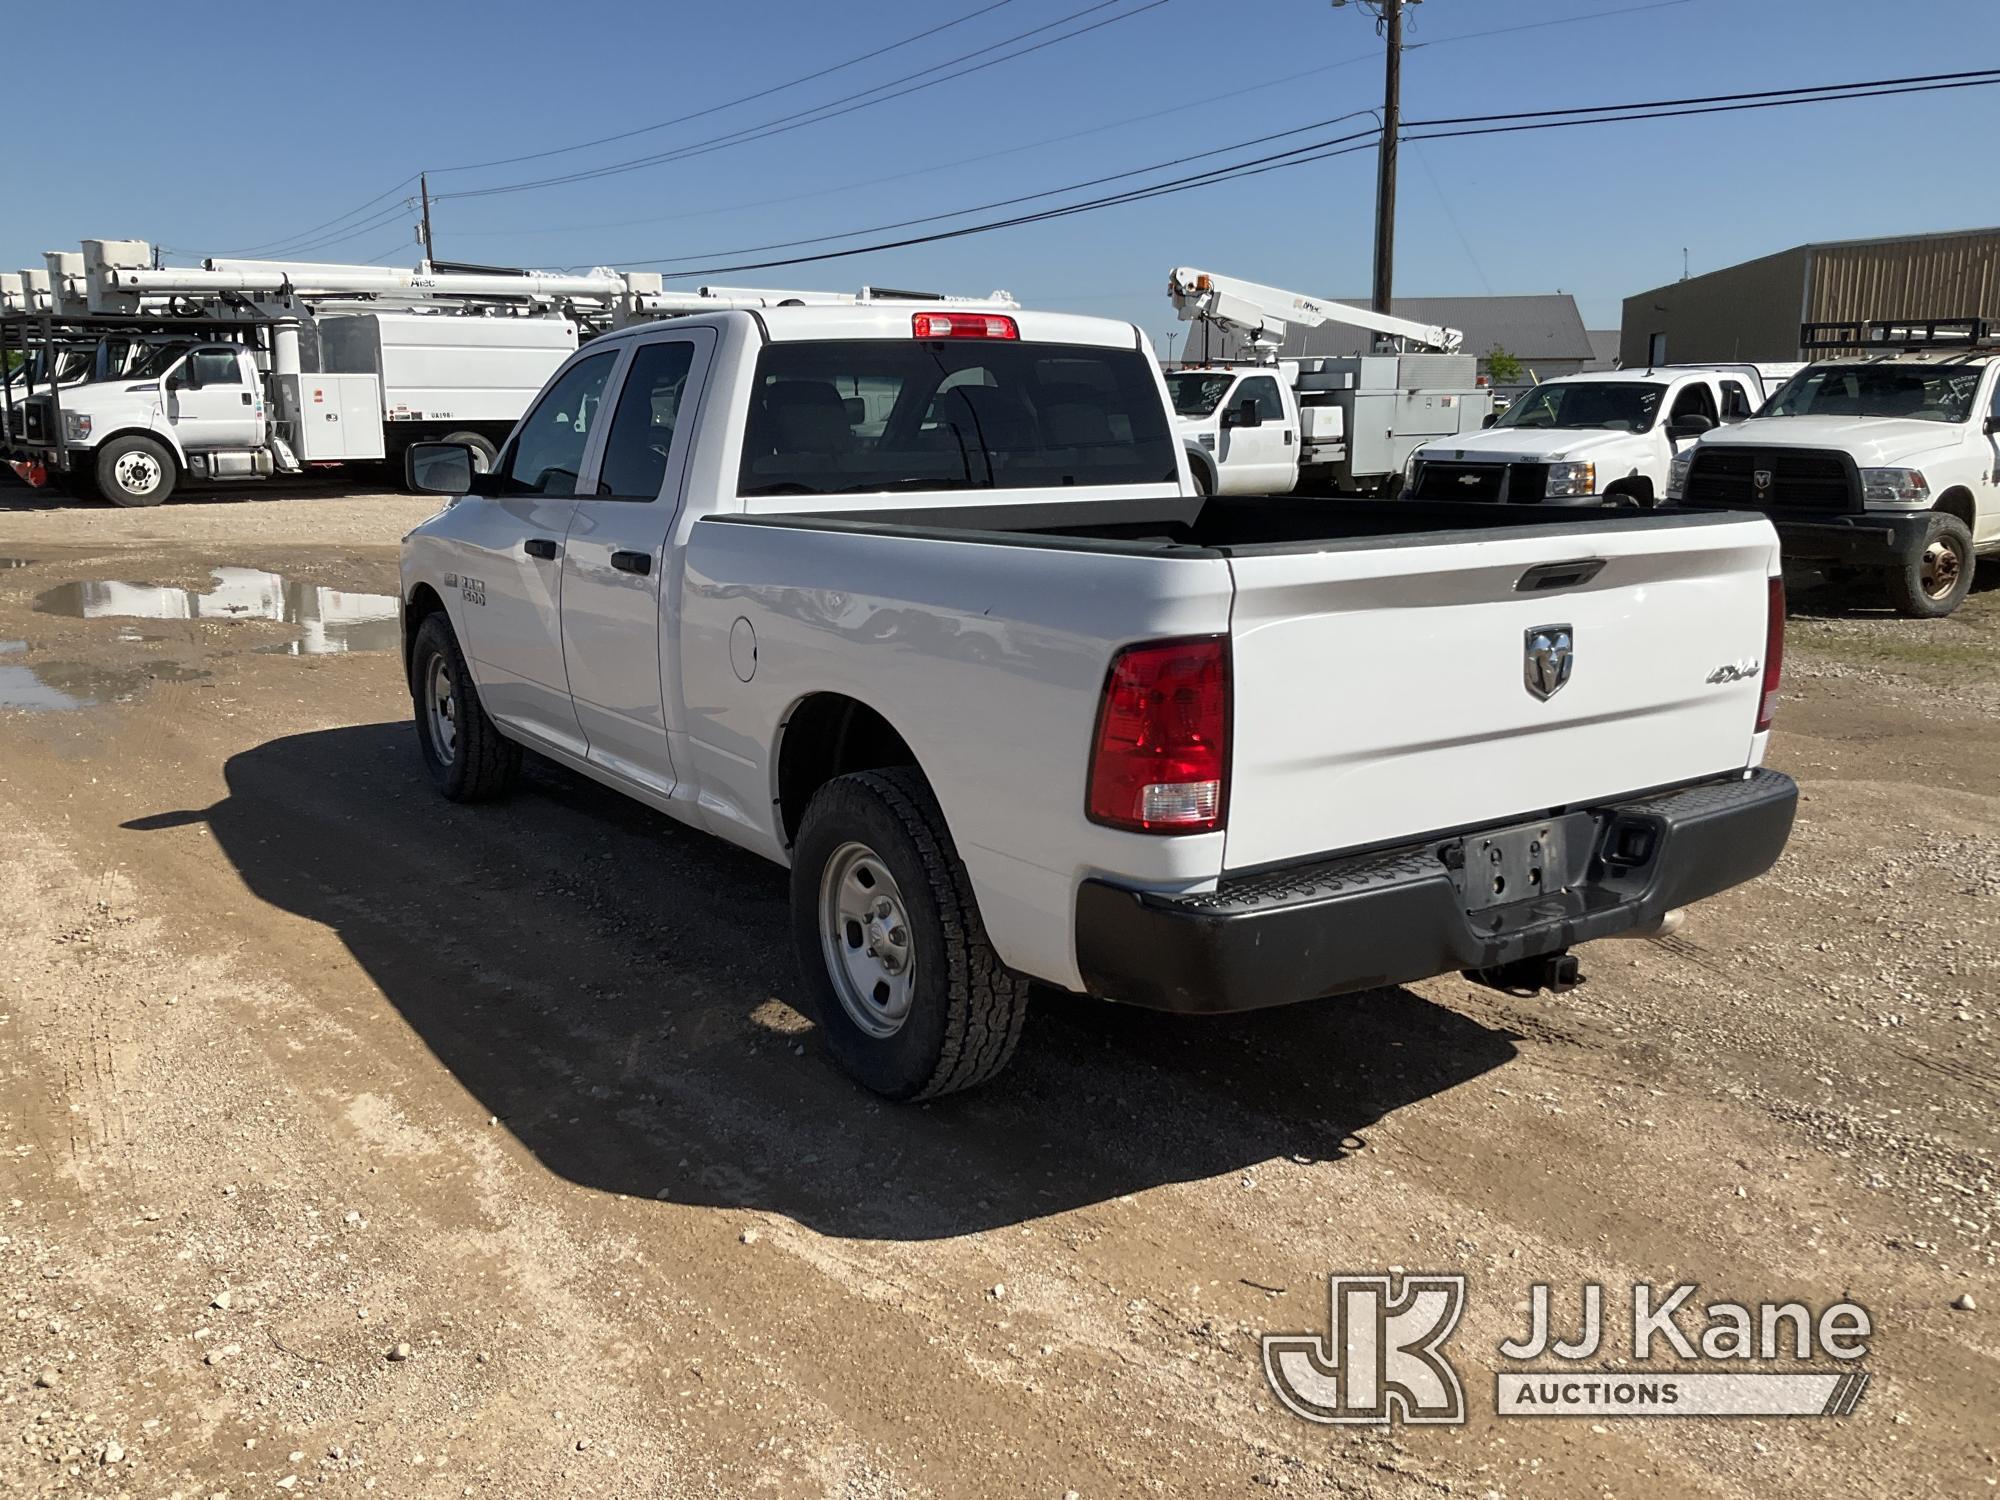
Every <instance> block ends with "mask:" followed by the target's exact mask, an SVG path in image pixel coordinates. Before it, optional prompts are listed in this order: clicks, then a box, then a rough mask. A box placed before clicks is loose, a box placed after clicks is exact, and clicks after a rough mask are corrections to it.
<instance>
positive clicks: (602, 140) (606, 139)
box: [430, 0, 1110, 174]
mask: <svg viewBox="0 0 2000 1500" xmlns="http://www.w3.org/2000/svg"><path fill="white" fill-rule="evenodd" d="M1013 3H1014V0H992V3H991V4H987V5H982V6H980V7H979V9H977V10H972V11H967V12H966V13H965V14H964V15H962V16H959V17H957V18H955V19H953V20H950V21H941V22H939V23H938V24H937V25H936V26H933V27H931V28H930V29H929V30H927V31H918V32H913V33H912V34H911V35H909V36H906V37H902V38H900V39H899V40H897V41H893V42H890V43H888V44H886V45H885V46H881V47H877V48H876V49H875V50H874V51H872V52H863V53H860V54H859V55H857V56H854V57H850V58H848V59H846V60H845V61H844V62H837V63H829V64H828V65H827V66H826V67H824V68H820V69H818V70H817V71H816V72H812V73H802V74H800V75H799V76H798V77H797V78H791V79H787V80H786V81H785V82H783V83H774V84H772V85H771V86H770V87H769V88H764V89H759V90H757V92H756V93H754V94H743V95H740V96H738V97H737V98H734V99H725V100H723V101H722V103H720V104H710V105H708V106H706V107H704V108H702V109H697V110H692V111H690V112H689V113H687V114H684V115H675V116H674V117H673V118H672V119H671V120H660V121H657V122H655V123H654V124H651V125H641V126H638V127H637V128H636V129H632V130H621V131H619V132H617V133H616V134H615V135H600V136H598V137H597V138H596V139H595V140H589V141H578V142H577V143H576V144H575V145H573V146H551V147H550V148H549V149H548V150H546V151H530V152H527V153H526V154H524V155H521V156H499V157H495V158H494V159H493V160H492V161H472V162H461V163H459V164H458V165H456V166H450V167H432V168H430V170H431V171H433V172H436V173H440V174H441V173H445V172H477V171H481V170H483V169H485V168H487V167H511V166H514V165H516V164H518V163H520V162H524V161H541V160H543V159H544V158H546V157H550V156H564V155H567V154H568V153H569V152H572V151H587V150H589V149H590V148H591V147H592V146H608V145H610V144H611V143H612V142H613V141H628V140H631V139H632V138H633V137H634V136H641V135H651V134H652V133H653V132H654V131H656V130H666V129H668V128H669V127H671V126H674V125H685V124H686V123H687V122H688V121H690V120H699V119H702V118H703V117H705V116H707V115H713V114H720V113H721V112H722V111H723V110H725V109H734V108H735V107H736V106H737V105H739V104H751V103H754V102H755V101H757V100H759V99H768V98H769V97H770V96H771V95H773V94H782V93H783V92H784V91H785V90H786V89H795V88H797V87H798V86H799V85H800V84H802V83H812V82H814V81H815V80H816V79H821V78H825V77H826V76H827V75H828V74H830V73H838V72H840V71H842V70H843V69H846V68H852V67H855V66H857V65H858V64H861V63H865V62H871V61H873V60H874V59H875V58H878V57H882V56H884V55H886V54H887V53H890V52H894V51H896V50H897V49H898V48H901V47H908V46H910V45H912V44H913V43H916V42H921V41H923V40H924V39H925V38H927V37H933V36H936V35H937V34H938V33H939V32H941V31H949V30H951V29H952V27H954V26H963V25H964V24H965V23H966V22H967V21H976V20H978V19H979V18H980V17H981V16H983V15H986V14H987V13H988V12H990V11H996V10H998V9H1000V7H1001V6H1003V5H1012V4H1013ZM1107 3H1110V0H1107ZM1051 24H1052V25H1060V24H1061V23H1060V22H1052V23H1051ZM1029 34H1030V35H1032V33H1029ZM995 45H996V46H1004V45H1005V44H1004V43H996V44H995ZM938 66H939V67H941V68H942V67H949V66H950V64H949V63H939V64H938ZM926 71H928V70H926ZM913 76H915V75H913ZM884 86H885V87H886V85H884Z"/></svg>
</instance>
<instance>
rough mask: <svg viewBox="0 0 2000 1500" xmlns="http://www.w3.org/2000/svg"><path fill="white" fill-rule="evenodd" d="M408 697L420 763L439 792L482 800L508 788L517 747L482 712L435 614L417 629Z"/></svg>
mask: <svg viewBox="0 0 2000 1500" xmlns="http://www.w3.org/2000/svg"><path fill="white" fill-rule="evenodd" d="M410 698H411V701H412V704H413V705H414V707H415V710H416V719H417V743H418V745H419V747H420V748H421V749H422V750H423V755H424V767H425V769H427V770H428V771H429V772H430V773H431V782H432V784H433V785H434V786H436V787H437V789H438V790H439V791H440V792H442V793H444V795H445V796H447V797H449V798H450V799H451V800H452V801H454V802H488V801H491V800H492V799H493V798H495V797H500V796H504V795H505V794H506V793H507V791H508V790H509V789H510V788H512V786H513V785H514V780H515V778H516V777H517V776H519V775H520V773H521V747H520V746H519V745H517V744H515V743H514V742H513V741H512V740H510V739H508V738H506V737H505V736H504V735H502V734H501V733H500V731H499V729H498V728H497V727H496V726H495V724H494V723H493V721H492V720H491V719H490V718H488V717H487V716H486V710H485V708H484V707H483V706H482V705H481V704H480V702H479V688H478V686H477V685H476V684H475V683H474V682H473V680H472V673H471V671H470V670H468V669H467V667H466V664H465V653H464V652H462V651H460V650H459V649H458V637H456V636H455V635H453V634H452V631H451V622H450V621H449V620H447V619H446V618H445V616H444V615H443V614H441V613H440V614H433V615H431V616H430V617H429V618H427V619H426V620H425V621H424V623H423V624H422V626H420V627H419V628H418V630H417V641H416V645H415V647H414V648H412V650H411V652H410Z"/></svg>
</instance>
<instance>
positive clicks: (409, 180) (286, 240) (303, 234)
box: [215, 172, 423, 257]
mask: <svg viewBox="0 0 2000 1500" xmlns="http://www.w3.org/2000/svg"><path fill="white" fill-rule="evenodd" d="M422 175H423V174H422V173H420V172H412V173H411V174H410V175H409V176H408V177H405V178H404V179H403V180H402V181H401V182H399V183H397V184H396V185H395V186H394V187H392V188H390V189H389V190H388V192H385V193H377V194H376V195H375V196H374V197H372V198H370V199H369V200H368V201H367V202H366V203H364V204H362V205H361V206H360V207H359V208H351V209H349V210H348V211H347V212H346V213H344V214H341V215H339V216H338V217H337V218H332V219H328V220H327V221H326V222H325V223H324V224H315V225H313V227H312V228H310V229H301V230H300V231H299V232H298V233H297V234H287V235H280V236H279V237H278V238H277V239H273V240H265V241H264V242H263V243H262V244H260V245H250V246H246V247H245V248H243V249H241V250H219V251H216V252H215V253H216V254H217V255H221V256H228V257H235V256H243V255H256V254H258V253H260V252H262V251H264V250H266V249H268V248H270V247H271V246H273V245H289V244H291V243H292V242H293V241H294V240H303V239H309V238H311V237H312V236H313V235H315V234H318V233H319V232H320V231H321V230H322V229H331V228H333V227H334V225H336V224H342V223H345V222H346V221H347V220H349V219H351V218H353V217H354V216H355V215H357V214H361V213H366V212H367V211H368V210H369V209H371V208H373V207H374V206H375V205H376V204H378V203H380V202H381V201H382V200H383V199H384V198H387V197H389V196H390V195H391V194H394V193H400V192H401V191H402V190H403V189H404V188H406V187H412V186H414V185H415V184H416V181H417V179H418V178H419V177H420V176H422Z"/></svg>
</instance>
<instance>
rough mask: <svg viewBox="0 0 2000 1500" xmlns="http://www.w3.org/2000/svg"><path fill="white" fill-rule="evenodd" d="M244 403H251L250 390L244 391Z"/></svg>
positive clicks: (246, 404)
mask: <svg viewBox="0 0 2000 1500" xmlns="http://www.w3.org/2000/svg"><path fill="white" fill-rule="evenodd" d="M243 404H244V405H245V406H248V405H249V404H250V392H248V391H245V392H244V393H243Z"/></svg>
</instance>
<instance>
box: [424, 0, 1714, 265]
mask: <svg viewBox="0 0 2000 1500" xmlns="http://www.w3.org/2000/svg"><path fill="white" fill-rule="evenodd" d="M1674 3H1676V4H1679V3H1682V0H1674ZM1445 40H1451V38H1446V39H1445ZM1373 58H1374V54H1373V53H1363V54H1361V55H1360V56H1356V57H1347V58H1342V59H1341V60H1340V61H1338V62H1331V63H1322V64H1321V65H1320V66H1318V67H1316V68H1307V69H1305V70H1303V71H1302V72H1298V73H1287V74H1285V75H1284V76H1282V77H1279V78H1272V79H1266V80H1263V81H1261V82H1258V83H1252V84H1246V85H1245V86H1244V87H1242V88H1238V89H1229V90H1227V91H1226V92H1224V93H1220V94H1208V95H1205V96H1204V97H1202V98H1199V99H1185V100H1182V101H1181V102H1179V103H1177V104H1170V105H1168V106H1167V107H1166V108H1165V109H1154V110H1148V111H1146V112H1145V113H1144V114H1137V115H1126V116H1123V117H1122V118H1120V119H1116V120H1107V121H1105V122H1104V123H1103V124H1100V125H1091V126H1087V127H1085V128H1084V129H1082V130H1072V131H1069V132H1067V133H1066V134H1063V135H1051V136H1044V137H1043V138H1042V139H1040V140H1037V141H1024V142H1023V143H1021V144H1020V145H1018V146H1002V147H1001V148H1000V149H998V150H997V151H982V152H980V153H979V154H978V155H977V156H961V157H958V158H956V159H955V160H953V161H943V162H935V163H933V164H932V165H930V166H928V167H912V168H911V169H910V170H908V171H906V172H892V173H890V174H888V175H887V176H884V177H867V178H863V179H861V180H860V181H858V182H843V183H836V184H834V185H833V186H831V187H822V188H814V189H813V190H812V191H811V192H809V193H786V194H783V195H782V196H780V197H776V198H758V199H754V200H752V201H750V202H747V203H728V204H722V205H719V206H717V207H715V208H701V209H693V210H690V211H688V212H685V213H674V214H655V215H651V216H649V217H647V218H643V219H613V220H610V221H607V222H604V223H598V224H554V225H550V226H548V227H546V228H540V229H536V228H529V229H469V230H458V231H456V232H457V233H458V234H459V235H460V237H462V238H475V239H495V238H501V237H506V236H512V235H529V234H573V233H576V232H577V231H579V230H586V229H632V228H636V227H639V226H641V225H646V224H674V223H681V222H684V221H686V220H688V219H705V218H710V217H713V216H714V215H716V214H728V213H740V212H743V211H744V210H746V209H752V208H769V207H772V206H773V205H775V204H779V203H798V202H802V201H804V200H805V199H808V198H827V197H832V196H834V195H835V194H839V193H851V192H853V191H855V190H856V189H858V188H867V187H880V186H881V185H882V184H884V183H889V182H904V181H907V180H908V179H909V178H912V177H924V176H928V175H929V174H930V173H932V172H948V171H950V170H952V169H953V168H955V167H970V166H976V165H978V164H979V163H980V162H986V161H994V160H996V159H998V158H1000V157H1003V156H1018V155H1020V154H1021V153H1022V152H1023V151H1037V150H1040V149H1041V148H1042V147H1044V146H1061V145H1067V144H1068V143H1069V142H1071V141H1078V140H1082V139H1083V138H1084V137H1085V136H1091V135H1102V134H1103V133H1104V132H1105V131H1107V130H1117V129H1119V128H1120V127H1121V126H1125V125H1140V124H1144V123H1145V122H1146V121H1148V120H1157V119H1160V118H1162V117H1163V116H1166V115H1184V114H1186V113H1187V112H1188V111H1189V110H1191V109H1198V108H1200V107H1201V106H1202V105H1204V104H1217V103H1220V102H1221V101H1222V100H1224V99H1236V98H1240V97H1241V96H1242V95H1244V94H1262V93H1268V92H1269V91H1270V90H1271V89H1272V88H1275V87H1276V86H1277V85H1279V84H1283V83H1292V82H1295V81H1296V80H1298V79H1301V78H1311V77H1314V76H1315V75H1317V74H1320V73H1329V72H1332V71H1333V70H1334V69H1336V68H1351V67H1353V66H1354V65H1355V64H1357V63H1364V62H1370V61H1372V60H1373ZM1363 113H1366V111H1363ZM1337 118H1339V119H1347V118H1349V117H1348V116H1346V115H1341V116H1339V117H1337ZM1323 123H1332V122H1331V121H1329V122H1323ZM1300 128H1301V129H1307V130H1309V129H1312V128H1313V127H1311V126H1301V127H1300ZM1280 133H1281V134H1282V133H1283V132H1280Z"/></svg>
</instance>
